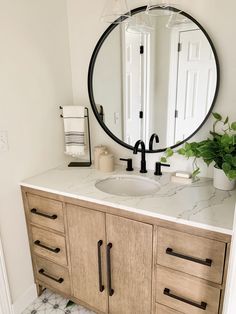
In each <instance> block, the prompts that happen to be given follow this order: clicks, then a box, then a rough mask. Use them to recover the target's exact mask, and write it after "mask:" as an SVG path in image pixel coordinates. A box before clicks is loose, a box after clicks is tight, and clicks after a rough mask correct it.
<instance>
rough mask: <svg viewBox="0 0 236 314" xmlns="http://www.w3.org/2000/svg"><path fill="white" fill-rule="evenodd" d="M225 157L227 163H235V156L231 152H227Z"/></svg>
mask: <svg viewBox="0 0 236 314" xmlns="http://www.w3.org/2000/svg"><path fill="white" fill-rule="evenodd" d="M223 159H224V161H225V162H226V163H229V164H232V163H233V156H232V155H230V154H226V155H225V156H224V158H223Z"/></svg>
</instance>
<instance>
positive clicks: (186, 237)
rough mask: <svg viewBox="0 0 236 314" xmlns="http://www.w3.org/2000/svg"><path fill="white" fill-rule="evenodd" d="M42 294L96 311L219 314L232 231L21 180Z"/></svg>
mask: <svg viewBox="0 0 236 314" xmlns="http://www.w3.org/2000/svg"><path fill="white" fill-rule="evenodd" d="M22 195H23V200H24V207H25V214H26V221H27V228H28V235H29V242H30V248H31V256H32V262H33V269H34V277H35V282H36V285H37V288H38V293H39V294H40V293H41V292H42V289H43V288H44V287H47V288H49V289H51V290H53V291H55V292H57V293H60V294H62V295H63V296H65V297H67V298H69V299H71V300H73V301H75V302H77V303H80V304H82V305H84V306H86V307H88V308H90V309H92V310H93V311H95V312H96V313H100V314H105V313H110V314H203V313H205V314H220V313H222V304H223V298H224V287H225V281H226V273H227V262H228V255H229V246H230V241H231V237H230V236H228V235H225V234H221V233H217V232H212V231H207V230H203V229H198V228H193V227H190V226H184V225H181V224H177V223H172V222H167V221H164V220H160V219H157V218H152V217H148V216H144V215H140V214H136V213H132V212H129V211H124V210H120V209H116V208H110V207H107V206H104V205H98V204H96V203H90V202H85V201H82V200H78V199H74V198H69V197H64V196H61V195H56V194H52V193H46V192H43V191H40V190H35V189H32V188H27V187H22Z"/></svg>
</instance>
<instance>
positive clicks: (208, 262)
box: [166, 248, 212, 267]
mask: <svg viewBox="0 0 236 314" xmlns="http://www.w3.org/2000/svg"><path fill="white" fill-rule="evenodd" d="M166 254H168V255H172V256H176V257H179V258H183V259H186V260H188V261H191V262H194V263H198V264H202V265H205V266H209V267H211V265H212V260H211V259H209V258H207V259H205V260H203V259H199V258H195V257H191V256H187V255H183V254H179V253H175V252H174V251H173V249H171V248H167V249H166Z"/></svg>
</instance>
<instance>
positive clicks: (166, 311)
mask: <svg viewBox="0 0 236 314" xmlns="http://www.w3.org/2000/svg"><path fill="white" fill-rule="evenodd" d="M155 314H182V313H180V312H177V311H176V310H173V309H171V308H169V307H167V306H165V305H162V304H158V303H156V312H155Z"/></svg>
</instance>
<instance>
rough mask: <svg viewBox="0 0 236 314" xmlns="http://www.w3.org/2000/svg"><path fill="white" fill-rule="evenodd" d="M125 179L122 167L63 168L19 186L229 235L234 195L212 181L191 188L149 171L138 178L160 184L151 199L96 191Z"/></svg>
mask: <svg viewBox="0 0 236 314" xmlns="http://www.w3.org/2000/svg"><path fill="white" fill-rule="evenodd" d="M123 174H125V175H129V173H128V172H126V171H125V167H123V166H116V169H115V171H114V172H112V173H109V174H107V173H102V172H100V171H98V170H96V169H94V168H93V167H90V168H68V167H67V166H65V165H62V166H59V167H57V168H55V169H51V170H49V171H46V172H44V173H42V174H40V175H37V176H35V177H32V178H29V179H26V180H24V181H23V182H22V183H21V185H22V186H26V187H31V188H36V189H39V190H43V191H46V192H52V193H57V194H61V195H64V196H69V197H73V198H79V199H81V200H85V201H90V202H96V203H99V204H103V205H107V206H110V207H116V208H120V209H123V210H128V211H132V212H136V213H140V214H144V215H148V216H151V217H157V218H161V219H165V220H168V221H174V222H179V223H183V224H187V225H190V226H196V227H200V228H204V229H207V230H212V231H218V232H222V233H226V234H232V228H233V218H234V210H235V203H236V191H230V192H228V191H221V190H217V189H215V188H214V187H213V184H212V179H209V178H201V179H200V180H199V181H197V182H195V183H193V184H191V185H182V184H177V183H172V182H170V173H164V174H163V176H161V177H157V176H154V174H153V171H149V172H148V173H147V174H140V173H139V171H138V169H135V171H133V172H132V173H131V174H130V175H132V174H133V175H141V176H143V177H147V178H150V179H153V180H156V181H157V182H159V183H160V185H161V188H160V190H158V191H157V192H155V193H154V194H152V195H145V196H142V197H137V196H135V197H134V196H132V197H130V196H116V195H111V194H107V193H105V192H102V191H100V190H98V189H97V188H96V187H95V183H96V182H97V181H99V180H102V179H106V178H107V177H109V176H113V175H123Z"/></svg>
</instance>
